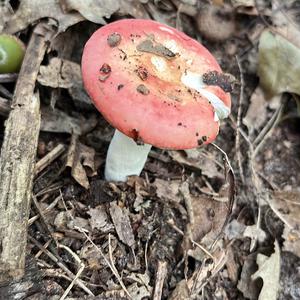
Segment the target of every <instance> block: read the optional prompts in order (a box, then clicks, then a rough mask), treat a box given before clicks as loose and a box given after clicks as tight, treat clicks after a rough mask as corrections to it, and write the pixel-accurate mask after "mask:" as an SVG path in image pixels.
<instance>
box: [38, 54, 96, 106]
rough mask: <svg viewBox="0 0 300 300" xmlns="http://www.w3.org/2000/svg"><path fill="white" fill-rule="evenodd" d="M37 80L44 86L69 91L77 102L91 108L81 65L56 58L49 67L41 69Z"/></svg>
mask: <svg viewBox="0 0 300 300" xmlns="http://www.w3.org/2000/svg"><path fill="white" fill-rule="evenodd" d="M37 80H38V82H39V83H40V84H42V85H44V86H50V87H52V88H64V89H68V91H69V93H70V95H71V97H72V98H73V99H74V100H75V101H78V102H83V103H84V104H86V105H90V106H91V100H90V98H89V96H88V95H87V93H86V92H85V89H84V87H83V82H82V77H81V69H80V65H79V64H77V63H75V62H72V61H69V60H66V59H60V58H57V57H54V58H52V59H51V60H50V63H49V64H48V65H47V66H41V67H40V72H39V75H38V77H37Z"/></svg>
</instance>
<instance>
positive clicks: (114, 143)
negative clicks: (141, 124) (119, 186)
mask: <svg viewBox="0 0 300 300" xmlns="http://www.w3.org/2000/svg"><path fill="white" fill-rule="evenodd" d="M150 149H151V145H149V144H143V145H137V143H136V142H135V141H134V140H133V139H131V138H129V137H128V136H126V135H125V134H123V133H122V132H120V131H118V130H116V131H115V133H114V136H113V138H112V140H111V142H110V145H109V148H108V152H107V157H106V164H105V179H106V180H108V181H126V180H127V176H130V175H137V176H139V175H140V173H141V172H142V170H143V168H144V165H145V162H146V160H147V157H148V154H149V152H150Z"/></svg>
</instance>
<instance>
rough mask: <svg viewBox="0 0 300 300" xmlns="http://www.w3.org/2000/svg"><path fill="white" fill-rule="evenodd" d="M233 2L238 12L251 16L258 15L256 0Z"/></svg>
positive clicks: (236, 0) (235, 0)
mask: <svg viewBox="0 0 300 300" xmlns="http://www.w3.org/2000/svg"><path fill="white" fill-rule="evenodd" d="M231 4H232V6H233V7H234V8H235V9H236V11H237V13H240V14H245V15H251V16H257V15H258V11H257V8H256V3H255V0H231Z"/></svg>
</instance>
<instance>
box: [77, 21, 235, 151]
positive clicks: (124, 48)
mask: <svg viewBox="0 0 300 300" xmlns="http://www.w3.org/2000/svg"><path fill="white" fill-rule="evenodd" d="M187 72H192V73H196V74H200V75H201V76H202V75H204V74H206V75H207V74H214V75H216V74H220V73H221V72H222V71H221V68H220V66H219V65H218V63H217V62H216V60H215V58H214V57H213V56H212V55H211V54H210V53H209V51H208V50H207V49H206V48H204V47H203V46H202V45H201V44H199V43H198V42H197V41H195V40H193V39H191V38H190V37H188V36H187V35H185V34H184V33H181V32H179V31H177V30H176V29H174V28H171V27H169V26H166V25H163V24H160V23H157V22H155V21H150V20H137V19H128V20H121V21H117V22H113V23H110V24H108V25H105V26H103V27H101V28H100V29H99V30H97V31H96V32H95V33H94V34H93V35H92V36H91V38H90V39H89V40H88V42H87V43H86V45H85V48H84V52H83V56H82V75H83V81H84V85H85V88H86V90H87V92H88V94H89V95H90V97H91V98H92V100H93V102H94V104H95V106H96V107H97V109H98V110H99V111H100V112H101V113H102V115H103V116H104V117H105V118H106V119H107V120H108V121H109V122H110V123H111V124H112V125H113V126H114V127H115V128H117V129H118V130H119V131H121V132H123V133H124V134H126V135H127V136H129V137H131V138H133V139H135V140H138V141H139V142H145V143H148V144H151V145H154V146H156V147H160V148H169V149H188V148H194V147H197V146H198V145H200V144H202V143H204V144H206V143H209V142H212V141H213V140H214V139H215V137H216V135H217V134H218V131H219V122H218V121H217V120H216V119H215V117H214V114H215V111H214V107H213V106H212V105H211V103H210V101H209V100H208V99H207V98H206V97H205V96H203V94H200V93H199V92H198V91H196V90H194V89H193V88H190V87H188V86H186V85H185V84H184V83H183V82H182V76H183V75H184V74H187ZM209 84H211V85H207V84H206V85H205V86H204V89H205V90H207V91H208V92H211V93H213V94H215V95H216V96H217V97H218V98H219V99H221V100H222V101H223V102H224V104H225V105H226V106H227V107H228V108H230V105H231V101H230V95H229V94H228V93H226V92H225V91H224V90H223V89H222V88H221V87H220V86H218V85H213V84H214V83H209Z"/></svg>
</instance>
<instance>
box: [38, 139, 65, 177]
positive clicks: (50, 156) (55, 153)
mask: <svg viewBox="0 0 300 300" xmlns="http://www.w3.org/2000/svg"><path fill="white" fill-rule="evenodd" d="M65 150H66V147H65V145H63V144H58V145H57V146H56V147H55V148H53V149H52V150H51V151H50V152H49V153H47V154H46V155H45V156H44V157H43V158H41V159H40V160H39V161H38V162H37V163H36V165H35V169H34V173H35V175H37V174H39V173H40V172H41V171H43V170H44V169H45V168H46V167H47V166H49V165H50V164H51V163H52V162H53V161H54V160H55V159H57V158H58V157H59V156H60V155H61V154H62V153H64V151H65Z"/></svg>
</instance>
